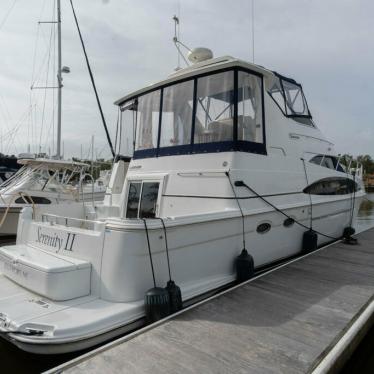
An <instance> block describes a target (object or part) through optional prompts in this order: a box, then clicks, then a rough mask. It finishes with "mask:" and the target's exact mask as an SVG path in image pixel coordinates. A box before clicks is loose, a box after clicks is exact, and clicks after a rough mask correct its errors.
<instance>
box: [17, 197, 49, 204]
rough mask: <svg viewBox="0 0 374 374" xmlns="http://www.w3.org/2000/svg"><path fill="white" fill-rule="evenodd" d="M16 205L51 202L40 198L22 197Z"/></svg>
mask: <svg viewBox="0 0 374 374" xmlns="http://www.w3.org/2000/svg"><path fill="white" fill-rule="evenodd" d="M15 203H16V204H50V203H51V201H50V200H49V199H47V198H45V197H42V196H23V197H19V198H18V199H17V200H16V201H15Z"/></svg>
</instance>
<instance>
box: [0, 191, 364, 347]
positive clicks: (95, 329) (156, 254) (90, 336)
mask: <svg viewBox="0 0 374 374" xmlns="http://www.w3.org/2000/svg"><path fill="white" fill-rule="evenodd" d="M360 200H361V196H357V197H356V209H358V206H359V202H360ZM350 204H351V200H350V199H349V198H345V199H335V200H334V201H329V202H325V203H320V204H316V205H315V206H314V207H313V208H314V210H313V211H314V220H313V227H314V229H315V230H317V231H320V232H322V233H325V234H326V235H328V237H323V236H321V235H319V241H318V244H319V246H321V245H323V244H325V243H327V242H330V241H331V240H332V237H338V236H339V237H340V236H341V234H342V231H343V229H344V227H346V226H347V225H349V223H350V209H349V207H350ZM285 212H286V213H287V214H289V215H291V216H293V217H295V218H296V219H297V220H298V221H299V222H301V223H302V224H305V225H306V226H308V222H309V221H308V219H309V212H308V205H299V206H293V207H292V208H289V209H285ZM284 219H285V217H284V216H282V215H281V214H280V213H279V212H274V211H263V212H262V213H257V214H253V215H250V216H246V218H245V227H246V243H247V249H248V251H249V252H250V253H251V254H252V256H253V257H254V260H255V266H256V268H260V267H261V268H262V267H264V266H266V265H268V264H270V263H272V262H274V261H277V260H280V259H285V258H287V257H290V256H294V255H296V254H298V253H301V249H302V248H301V242H302V236H303V233H304V232H305V230H306V229H305V228H303V227H300V226H299V225H297V224H294V225H292V226H291V227H284V225H283V223H284ZM21 221H22V218H21ZM154 221H156V220H154ZM156 222H158V221H156ZM156 222H154V224H156ZM263 222H268V223H270V224H271V230H270V231H269V232H267V233H265V234H259V233H258V232H257V231H256V228H257V226H258V225H259V224H261V223H263ZM28 224H29V225H30V227H27V225H28ZM44 225H45V224H44ZM38 228H40V229H43V230H44V231H43V232H47V231H45V230H47V227H46V226H43V224H41V223H38V224H36V223H34V222H32V221H30V222H27V220H24V221H23V222H22V228H21V230H28V233H29V235H28V238H29V242H30V244H31V245H32V246H33V247H36V246H38V245H39V244H38V243H36V242H33V237H35V236H33V232H35V233H37V232H38ZM51 229H52V230H53V232H54V233H56V234H58V235H60V236H61V237H62V236H63V234H64V232H70V233H72V232H76V234H77V237H76V239H75V240H76V244H75V245H74V248H73V251H75V253H76V255H78V256H79V257H80V258H82V257H85V258H86V259H88V260H89V254H90V253H96V255H97V253H100V256H99V258H100V261H102V265H101V266H100V268H98V269H99V271H100V274H99V278H100V280H99V279H98V278H97V280H96V281H97V282H99V283H100V284H96V285H95V284H92V288H91V295H90V296H87V297H80V298H76V299H73V300H67V301H61V302H56V301H53V300H49V299H47V298H43V297H41V296H39V295H38V293H37V292H34V291H33V290H31V291H27V290H25V289H24V288H22V287H21V286H19V285H17V284H15V283H14V282H12V281H11V280H9V279H8V278H5V277H1V279H0V290H1V298H0V313H1V315H0V316H2V318H0V320H2V321H3V322H2V325H1V323H0V328H1V330H2V331H3V332H6V331H8V333H5V334H1V336H3V337H4V338H6V339H7V340H9V341H10V342H11V343H13V344H15V345H16V346H18V347H19V348H21V349H22V350H25V351H28V352H32V353H38V354H57V353H67V352H72V351H77V350H82V349H86V348H89V347H93V346H95V345H97V344H101V343H103V342H105V341H107V340H109V339H112V338H115V337H118V336H120V335H123V334H125V333H127V332H129V331H131V330H133V329H134V328H138V327H140V326H141V325H142V324H143V323H144V319H143V317H144V309H143V295H144V293H145V292H146V291H147V289H149V288H151V287H152V273H151V271H150V265H149V256H148V250H147V248H146V241H145V237H144V230H143V231H141V230H140V229H135V228H134V227H129V225H128V224H127V225H126V224H125V221H124V222H123V225H122V227H121V225H118V227H115V225H113V224H112V225H110V224H107V225H106V226H105V229H102V230H101V231H100V230H99V229H97V235H98V237H97V238H96V239H95V241H91V242H89V238H88V237H85V234H87V233H85V231H86V230H82V228H77V229H74V228H72V227H64V226H61V225H54V226H53V227H52V228H51ZM87 231H89V230H87ZM39 232H40V231H39ZM51 232H52V231H51ZM167 232H168V241H169V250H170V263H171V270H172V275H173V278H174V279H175V281H176V283H177V284H178V285H179V286H180V287H181V290H182V296H183V301H184V302H186V301H187V300H191V299H194V298H196V297H199V296H201V295H203V294H205V293H207V292H209V291H212V290H214V289H217V288H219V287H222V286H224V285H227V284H229V283H231V282H233V281H234V280H235V277H236V276H235V271H234V260H235V258H236V256H237V255H238V254H239V253H240V251H241V249H242V237H241V218H240V217H238V216H235V217H231V218H229V217H226V218H224V217H221V218H218V217H216V219H214V220H213V219H211V220H207V221H200V222H194V223H193V222H189V223H187V222H185V223H183V224H179V225H175V226H169V227H168V228H167ZM100 233H101V234H100ZM162 233H163V231H162V229H161V227H160V226H157V227H156V226H154V225H150V227H149V237H150V243H151V251H152V254H153V262H154V267H155V277H156V283H157V285H160V286H163V285H165V284H166V281H167V280H168V269H167V265H166V253H165V250H164V240H163V237H162ZM90 235H93V234H92V233H91V234H90ZM100 235H102V236H100ZM99 237H101V239H102V240H103V241H101V239H100V240H99ZM92 243H98V245H97V248H94V245H93V244H92ZM104 246H105V247H106V248H110V249H111V253H110V256H109V257H105V256H106V253H105V252H106V251H103V250H102V248H103V247H104ZM42 250H43V251H45V250H47V246H44V247H43V248H42ZM95 251H98V252H95ZM91 263H92V266H93V269H94V271H95V267H96V266H95V262H94V259H93V258H92V259H91ZM92 281H93V282H95V279H92ZM124 284H132V285H133V287H131V290H130V287H123V285H124ZM129 290H130V291H129ZM21 293H23V295H22V296H20V294H21ZM10 301H11V302H10ZM43 303H44V304H43ZM46 305H48V307H46ZM21 311H23V312H21ZM28 323H31V325H30V326H35V327H34V328H35V329H41V330H45V331H46V333H45V334H44V335H41V336H27V335H23V334H22V333H17V334H12V333H10V331H11V330H17V331H24V330H25V328H26V327H25V326H27V324H28Z"/></svg>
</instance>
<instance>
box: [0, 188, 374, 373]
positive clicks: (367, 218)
mask: <svg viewBox="0 0 374 374" xmlns="http://www.w3.org/2000/svg"><path fill="white" fill-rule="evenodd" d="M371 201H373V202H371ZM357 225H358V231H363V230H366V229H368V228H370V227H374V193H372V194H368V195H367V196H366V199H365V200H364V201H363V202H362V204H361V206H360V211H359V214H358V221H357ZM372 333H373V334H374V330H373V332H372ZM370 341H374V338H373V337H372V338H371V340H370ZM361 347H362V345H361ZM366 348H367V347H366V346H365V345H364V347H363V348H360V349H361V350H364V349H366ZM80 354H82V352H80ZM357 354H359V352H358V353H357ZM76 356H78V354H69V355H58V356H40V355H32V354H27V353H24V352H22V351H20V350H19V349H18V348H16V347H15V346H13V345H11V344H9V343H7V342H5V341H3V340H2V339H1V340H0V372H1V373H20V374H22V373H30V374H32V373H40V372H42V371H45V370H47V369H49V368H52V367H55V366H57V365H59V364H61V363H63V362H66V361H69V360H71V359H72V358H74V357H76ZM368 357H369V358H370V357H371V356H370V355H369V356H368ZM361 361H362V357H361ZM372 361H373V360H372ZM367 365H369V366H370V367H371V368H373V366H372V365H371V364H370V363H369V362H368V363H367ZM373 365H374V362H373Z"/></svg>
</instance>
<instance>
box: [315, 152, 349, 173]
mask: <svg viewBox="0 0 374 374" xmlns="http://www.w3.org/2000/svg"><path fill="white" fill-rule="evenodd" d="M309 162H311V163H312V164H316V165H319V166H323V167H325V168H328V169H332V170H337V171H342V172H344V169H343V167H342V166H341V164H340V163H339V161H338V160H337V158H336V157H334V156H326V155H317V156H314V157H313V158H312V159H311V160H310V161H309Z"/></svg>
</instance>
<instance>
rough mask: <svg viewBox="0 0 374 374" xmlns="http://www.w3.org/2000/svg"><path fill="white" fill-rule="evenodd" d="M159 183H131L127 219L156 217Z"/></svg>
mask: <svg viewBox="0 0 374 374" xmlns="http://www.w3.org/2000/svg"><path fill="white" fill-rule="evenodd" d="M159 186H160V183H159V182H130V184H129V192H128V198H127V208H126V218H154V217H156V209H157V199H158V191H159Z"/></svg>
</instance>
